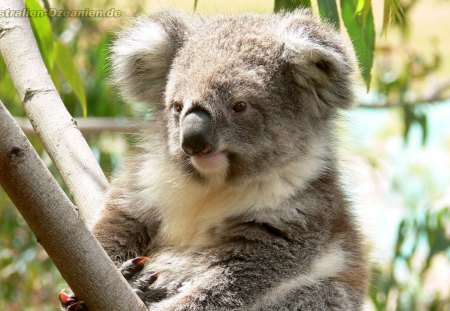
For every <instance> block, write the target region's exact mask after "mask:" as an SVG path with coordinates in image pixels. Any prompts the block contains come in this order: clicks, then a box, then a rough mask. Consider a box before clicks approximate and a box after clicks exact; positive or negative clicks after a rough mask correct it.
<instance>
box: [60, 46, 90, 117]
mask: <svg viewBox="0 0 450 311" xmlns="http://www.w3.org/2000/svg"><path fill="white" fill-rule="evenodd" d="M55 62H56V65H57V66H58V69H59V71H60V72H61V75H62V76H63V77H64V80H66V81H67V83H69V85H70V86H71V87H72V90H73V92H74V93H75V95H76V96H77V98H78V100H79V101H80V104H81V108H82V110H83V115H84V116H87V104H86V94H85V92H84V86H83V82H82V80H81V77H80V73H79V71H78V68H77V66H76V64H75V61H74V59H73V56H72V53H71V52H70V50H69V49H68V48H67V47H66V46H64V45H63V44H62V43H61V42H59V41H55Z"/></svg>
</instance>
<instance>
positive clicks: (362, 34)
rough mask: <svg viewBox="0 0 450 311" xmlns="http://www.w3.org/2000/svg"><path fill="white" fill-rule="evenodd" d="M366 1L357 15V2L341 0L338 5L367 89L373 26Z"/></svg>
mask: <svg viewBox="0 0 450 311" xmlns="http://www.w3.org/2000/svg"><path fill="white" fill-rule="evenodd" d="M366 1H367V3H364V5H365V8H366V9H363V12H360V14H357V5H358V0H341V1H340V3H341V12H342V19H343V21H344V24H345V27H346V28H347V31H348V34H349V36H350V39H351V40H352V43H353V47H354V49H355V52H356V57H357V58H358V64H359V69H360V70H361V74H362V76H363V79H364V82H365V83H366V87H367V89H369V88H370V81H371V78H372V76H371V70H372V65H373V54H374V49H375V26H374V22H373V13H372V7H371V4H370V1H369V0H366Z"/></svg>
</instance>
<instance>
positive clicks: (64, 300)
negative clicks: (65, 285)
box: [58, 290, 87, 311]
mask: <svg viewBox="0 0 450 311" xmlns="http://www.w3.org/2000/svg"><path fill="white" fill-rule="evenodd" d="M58 298H59V301H60V302H61V306H62V307H63V310H66V311H87V308H86V306H85V305H84V302H83V301H78V299H77V297H75V296H74V295H73V294H70V295H69V294H67V293H66V292H65V290H62V291H61V292H60V293H59V296H58Z"/></svg>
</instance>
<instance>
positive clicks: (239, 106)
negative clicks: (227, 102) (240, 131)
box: [231, 101, 247, 113]
mask: <svg viewBox="0 0 450 311" xmlns="http://www.w3.org/2000/svg"><path fill="white" fill-rule="evenodd" d="M231 108H232V109H233V111H234V112H236V113H239V112H244V111H245V109H247V103H246V102H242V101H239V102H235V103H233V105H232V106H231Z"/></svg>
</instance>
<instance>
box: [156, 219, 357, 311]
mask: <svg viewBox="0 0 450 311" xmlns="http://www.w3.org/2000/svg"><path fill="white" fill-rule="evenodd" d="M252 226H254V225H252ZM252 229H254V228H252ZM258 230H259V229H258ZM263 230H265V228H263V229H261V230H260V231H261V232H260V235H259V237H260V239H257V240H255V238H254V237H255V235H253V237H252V239H253V240H246V237H243V238H242V239H240V240H238V241H236V242H233V243H229V244H227V246H225V247H221V248H220V249H217V250H216V249H214V250H209V251H207V252H205V253H194V254H191V255H190V256H188V257H190V258H188V259H186V257H180V258H176V259H175V258H174V261H176V262H177V263H179V264H178V268H176V267H171V269H173V268H175V269H176V270H177V271H174V272H173V275H172V276H170V275H165V273H161V275H160V278H161V280H163V279H164V278H165V277H167V278H169V279H172V277H173V276H176V275H177V274H180V273H183V270H184V269H185V271H187V272H188V273H190V274H191V275H187V276H186V279H184V280H183V282H181V286H180V287H179V288H178V292H177V293H176V294H175V295H173V296H171V297H169V298H167V299H165V300H162V301H159V302H156V303H149V304H147V305H148V306H149V309H150V310H152V311H160V310H161V311H162V310H171V311H194V310H195V311H207V310H218V311H231V310H242V311H244V310H245V311H248V310H251V311H257V310H258V311H263V310H264V311H265V310H269V311H270V310H274V311H275V310H277V311H279V310H286V311H287V310H302V311H303V310H306V311H308V310H311V311H312V310H342V311H343V310H346V311H348V310H360V309H361V305H362V301H363V296H364V293H363V292H364V286H361V288H359V289H358V288H357V287H353V286H350V285H349V284H348V283H346V282H345V281H341V280H339V279H338V275H339V274H340V273H342V272H343V271H344V270H346V269H347V268H346V267H344V266H343V264H342V262H343V261H344V260H346V258H339V257H340V256H341V255H342V256H345V255H344V254H343V253H342V252H340V251H339V250H337V249H336V251H335V249H334V248H332V249H331V251H329V250H327V249H324V251H323V252H322V253H315V254H312V252H311V250H312V249H315V246H316V245H315V243H316V241H315V240H314V239H311V240H307V241H301V242H300V243H299V241H295V242H294V241H292V242H291V241H288V240H286V239H284V238H283V237H273V236H272V237H270V236H269V234H268V233H266V232H263ZM275 233H276V234H278V232H275ZM334 260H336V262H333V261H334ZM189 262H191V265H192V266H190V267H187V268H186V266H185V265H190V263H189ZM199 266H200V268H198V267H199ZM202 266H203V268H202ZM322 268H323V269H322ZM346 273H348V271H347V272H346ZM156 286H158V284H156Z"/></svg>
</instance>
